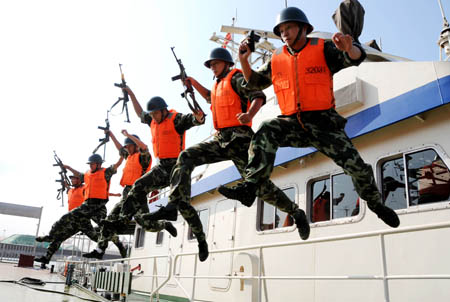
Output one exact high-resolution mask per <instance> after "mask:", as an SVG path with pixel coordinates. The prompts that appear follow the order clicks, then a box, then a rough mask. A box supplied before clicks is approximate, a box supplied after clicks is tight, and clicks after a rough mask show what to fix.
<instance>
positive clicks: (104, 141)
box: [92, 110, 109, 160]
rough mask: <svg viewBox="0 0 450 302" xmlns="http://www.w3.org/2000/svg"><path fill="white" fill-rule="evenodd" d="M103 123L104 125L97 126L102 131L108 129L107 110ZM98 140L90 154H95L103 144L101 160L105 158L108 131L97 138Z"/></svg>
mask: <svg viewBox="0 0 450 302" xmlns="http://www.w3.org/2000/svg"><path fill="white" fill-rule="evenodd" d="M105 124H106V126H105V127H102V126H98V127H97V128H98V129H101V130H103V131H106V130H109V110H108V111H106V119H105ZM98 141H99V142H100V144H98V146H97V147H96V148H95V149H94V151H92V154H95V153H96V152H97V150H98V149H99V148H100V147H101V146H104V147H103V160H105V158H106V143H107V142H109V132H107V133H105V137H104V138H99V139H98Z"/></svg>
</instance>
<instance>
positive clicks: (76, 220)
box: [45, 199, 121, 259]
mask: <svg viewBox="0 0 450 302" xmlns="http://www.w3.org/2000/svg"><path fill="white" fill-rule="evenodd" d="M105 204H106V202H99V200H95V201H92V199H88V200H86V201H85V202H84V203H83V204H82V205H81V206H79V207H78V208H75V209H73V210H72V211H70V212H68V213H66V214H64V215H63V216H62V217H61V218H60V219H59V220H58V221H56V222H55V223H54V224H53V226H52V228H51V230H50V233H49V236H50V238H51V240H52V241H51V243H50V245H49V246H48V249H47V253H46V256H45V257H46V258H47V259H51V258H52V256H53V254H54V253H55V252H56V251H57V250H58V249H59V247H60V246H61V244H62V243H63V242H64V241H65V240H67V239H69V238H70V237H72V236H73V235H75V234H76V233H78V232H83V233H84V234H85V235H86V236H88V237H89V238H90V239H91V240H93V241H98V237H99V230H98V228H94V227H93V226H92V224H91V219H92V220H93V221H94V222H95V223H97V224H99V223H100V221H101V220H102V219H104V218H105V217H106V206H105ZM112 241H113V242H114V243H115V244H116V245H117V244H121V243H120V241H119V238H118V237H117V236H115V237H114V238H112Z"/></svg>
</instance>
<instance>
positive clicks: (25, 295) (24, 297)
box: [0, 262, 169, 302]
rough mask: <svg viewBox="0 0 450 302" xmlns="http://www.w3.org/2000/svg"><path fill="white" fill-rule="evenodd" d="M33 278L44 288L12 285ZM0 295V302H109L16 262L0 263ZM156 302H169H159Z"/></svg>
mask: <svg viewBox="0 0 450 302" xmlns="http://www.w3.org/2000/svg"><path fill="white" fill-rule="evenodd" d="M26 277H28V278H34V279H39V280H42V281H44V282H46V284H45V285H28V284H27V285H21V284H16V283H13V282H6V281H18V280H20V279H22V278H26ZM0 292H1V293H2V299H1V301H15V302H25V301H26V302H29V301H45V302H85V301H99V302H103V301H110V300H107V299H105V298H103V297H100V296H99V295H97V294H95V293H93V292H90V291H88V290H86V289H82V288H80V287H78V286H71V287H67V288H66V286H65V278H64V277H63V276H61V275H60V274H59V273H50V270H48V269H40V268H38V267H34V268H31V267H30V268H24V267H18V266H17V263H5V262H0ZM146 301H150V297H148V296H144V295H138V294H131V295H129V296H128V297H127V302H146ZM159 301H160V302H169V300H164V299H162V298H160V299H159Z"/></svg>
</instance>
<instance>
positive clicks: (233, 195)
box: [218, 182, 257, 207]
mask: <svg viewBox="0 0 450 302" xmlns="http://www.w3.org/2000/svg"><path fill="white" fill-rule="evenodd" d="M256 190H257V186H256V184H254V183H251V182H240V183H238V184H237V185H236V186H234V187H231V188H227V187H225V186H220V187H219V189H218V191H219V193H220V194H222V195H223V196H225V197H226V198H228V199H236V200H239V201H240V202H241V203H242V204H243V205H244V206H246V207H251V206H252V204H253V203H254V202H255V199H256Z"/></svg>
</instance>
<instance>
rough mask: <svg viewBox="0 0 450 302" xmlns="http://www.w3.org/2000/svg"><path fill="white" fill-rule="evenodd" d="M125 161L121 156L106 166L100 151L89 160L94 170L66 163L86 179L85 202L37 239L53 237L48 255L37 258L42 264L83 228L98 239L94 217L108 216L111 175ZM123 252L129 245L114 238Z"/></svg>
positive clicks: (93, 237) (82, 230) (76, 173)
mask: <svg viewBox="0 0 450 302" xmlns="http://www.w3.org/2000/svg"><path fill="white" fill-rule="evenodd" d="M122 161H123V157H120V159H119V161H118V162H117V163H116V164H114V165H112V166H111V167H109V168H106V169H105V168H102V163H103V160H102V157H101V156H100V155H98V154H93V155H91V156H89V159H88V164H89V166H90V170H89V171H87V172H86V173H85V174H81V173H80V172H78V171H76V170H74V169H72V168H71V167H70V166H68V165H64V167H65V168H66V169H68V170H70V171H71V172H72V173H73V174H74V175H76V176H77V177H78V178H79V179H80V180H81V181H83V180H84V182H85V188H84V202H83V203H82V204H81V205H80V206H79V207H78V208H75V209H73V210H72V211H70V212H68V213H67V214H65V215H63V216H62V217H61V218H60V219H59V220H58V221H57V222H55V223H54V224H53V226H52V228H51V230H50V233H49V235H47V236H43V237H37V238H36V241H38V242H42V241H50V242H51V243H50V245H49V247H48V249H47V253H46V255H45V256H42V257H39V258H37V259H35V260H34V261H37V262H41V263H42V264H44V265H45V264H47V263H49V261H50V259H51V258H52V256H53V254H54V253H55V252H56V251H57V250H58V248H59V247H60V245H61V244H62V243H63V242H64V241H65V240H66V239H68V238H70V237H71V236H73V235H75V234H76V233H78V232H79V231H81V232H83V233H85V234H86V235H87V236H88V237H89V238H90V239H92V240H94V241H97V240H98V233H97V232H95V231H93V228H92V224H91V219H92V220H93V221H94V222H95V223H97V224H98V225H99V224H100V221H101V220H102V219H104V218H105V217H106V206H105V205H106V203H107V202H108V192H109V184H110V181H111V177H112V176H113V175H114V174H115V173H116V172H117V168H118V167H119V166H120V164H121V163H122ZM114 243H115V244H116V246H117V248H118V249H119V251H120V253H121V255H123V254H124V255H126V249H125V247H124V246H123V244H122V243H121V242H120V241H119V240H118V238H117V240H114Z"/></svg>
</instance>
